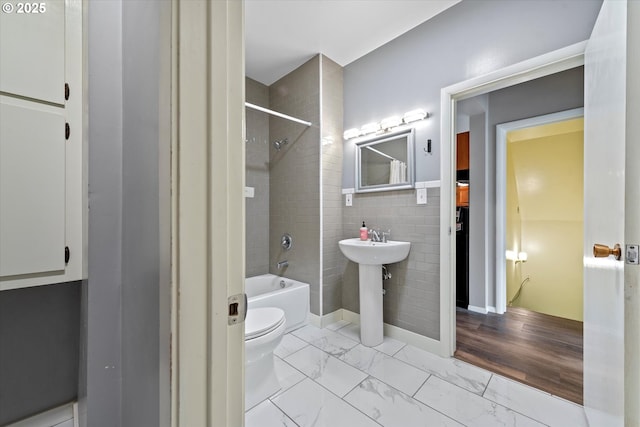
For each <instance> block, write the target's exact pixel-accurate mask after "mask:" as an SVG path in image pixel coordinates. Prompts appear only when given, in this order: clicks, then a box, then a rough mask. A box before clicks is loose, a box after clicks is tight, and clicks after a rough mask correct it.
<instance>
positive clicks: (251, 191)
mask: <svg viewBox="0 0 640 427" xmlns="http://www.w3.org/2000/svg"><path fill="white" fill-rule="evenodd" d="M255 194H256V189H255V188H254V187H244V197H246V198H248V199H251V198H253V197H254V196H255Z"/></svg>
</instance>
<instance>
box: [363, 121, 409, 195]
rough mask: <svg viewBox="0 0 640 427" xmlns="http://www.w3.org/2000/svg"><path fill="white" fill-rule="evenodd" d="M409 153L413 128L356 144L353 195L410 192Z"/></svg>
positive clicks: (377, 136)
mask: <svg viewBox="0 0 640 427" xmlns="http://www.w3.org/2000/svg"><path fill="white" fill-rule="evenodd" d="M413 153H414V129H413V128H412V129H405V130H402V131H399V132H394V133H390V134H385V135H376V136H375V137H373V138H368V139H366V140H363V141H360V142H358V143H356V192H357V193H366V192H372V191H389V190H400V189H404V188H413V186H414V183H415V173H414V163H413Z"/></svg>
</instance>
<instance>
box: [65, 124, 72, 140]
mask: <svg viewBox="0 0 640 427" xmlns="http://www.w3.org/2000/svg"><path fill="white" fill-rule="evenodd" d="M70 136H71V126H69V123H65V124H64V139H66V140H67V141H68V140H69V137H70Z"/></svg>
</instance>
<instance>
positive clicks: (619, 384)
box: [584, 1, 627, 427]
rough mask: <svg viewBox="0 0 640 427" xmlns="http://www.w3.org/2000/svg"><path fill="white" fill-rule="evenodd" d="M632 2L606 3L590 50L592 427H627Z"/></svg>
mask: <svg viewBox="0 0 640 427" xmlns="http://www.w3.org/2000/svg"><path fill="white" fill-rule="evenodd" d="M626 42H627V2H626V1H605V2H604V3H603V6H602V9H601V11H600V15H599V16H598V20H597V22H596V25H595V27H594V29H593V33H592V36H591V39H590V40H589V42H588V44H587V48H586V51H585V107H584V119H585V120H584V122H585V132H584V136H585V138H584V162H585V163H584V165H585V166H584V170H585V177H584V192H585V193H584V202H585V215H584V229H585V231H584V233H585V234H584V406H585V411H586V413H587V418H588V419H589V423H590V425H592V426H595V427H598V426H607V427H616V426H622V425H623V424H624V410H625V408H624V261H623V260H616V259H615V258H614V256H608V257H598V258H596V257H594V254H593V245H594V244H595V243H600V244H604V245H607V246H609V247H613V246H614V245H615V244H616V243H619V244H621V245H623V244H624V222H625V205H624V198H625V175H624V172H625V145H626V144H625V137H626V135H625V114H626V90H627V89H626V84H625V80H626V72H627V66H626V64H627V52H626V47H627V43H626Z"/></svg>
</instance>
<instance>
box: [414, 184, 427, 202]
mask: <svg viewBox="0 0 640 427" xmlns="http://www.w3.org/2000/svg"><path fill="white" fill-rule="evenodd" d="M416 203H417V204H419V205H426V204H427V189H426V188H418V189H417V190H416Z"/></svg>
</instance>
